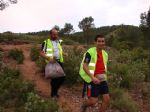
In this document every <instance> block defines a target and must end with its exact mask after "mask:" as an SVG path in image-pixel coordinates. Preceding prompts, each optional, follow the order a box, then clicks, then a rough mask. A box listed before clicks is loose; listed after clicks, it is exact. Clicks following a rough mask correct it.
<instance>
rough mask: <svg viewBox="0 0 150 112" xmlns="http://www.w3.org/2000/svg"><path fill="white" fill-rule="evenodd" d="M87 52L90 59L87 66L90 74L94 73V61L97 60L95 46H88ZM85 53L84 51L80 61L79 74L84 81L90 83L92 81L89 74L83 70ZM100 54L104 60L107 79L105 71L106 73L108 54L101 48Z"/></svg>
mask: <svg viewBox="0 0 150 112" xmlns="http://www.w3.org/2000/svg"><path fill="white" fill-rule="evenodd" d="M87 52H88V53H89V54H90V55H91V60H90V63H89V65H88V68H89V70H90V72H91V73H92V74H94V72H95V68H96V62H97V50H96V47H92V48H90V49H89V50H88V51H87ZM85 55H86V53H85V54H84V57H83V60H82V62H81V65H80V71H79V74H80V76H81V77H82V79H83V80H84V81H86V82H87V83H90V82H91V81H92V80H91V78H90V76H89V75H88V74H87V73H86V72H85V71H84V70H83V63H84V59H85ZM102 56H103V62H104V67H105V78H106V80H107V75H106V73H107V62H108V54H107V52H106V51H105V50H102Z"/></svg>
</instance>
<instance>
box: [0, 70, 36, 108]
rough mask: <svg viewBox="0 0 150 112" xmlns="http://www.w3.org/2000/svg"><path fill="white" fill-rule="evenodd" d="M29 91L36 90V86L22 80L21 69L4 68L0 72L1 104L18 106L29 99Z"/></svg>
mask: <svg viewBox="0 0 150 112" xmlns="http://www.w3.org/2000/svg"><path fill="white" fill-rule="evenodd" d="M29 92H34V86H33V84H32V83H30V82H25V81H23V80H22V78H21V76H20V72H19V70H12V69H9V68H4V69H3V71H2V72H1V74H0V105H2V106H4V107H17V108H18V107H19V106H22V105H24V103H25V102H26V101H27V94H28V93H29ZM8 102H13V103H8Z"/></svg>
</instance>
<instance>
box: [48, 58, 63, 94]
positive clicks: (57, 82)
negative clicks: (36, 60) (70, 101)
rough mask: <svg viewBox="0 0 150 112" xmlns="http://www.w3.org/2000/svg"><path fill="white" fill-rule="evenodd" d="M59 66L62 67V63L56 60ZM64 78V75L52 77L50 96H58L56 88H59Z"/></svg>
mask: <svg viewBox="0 0 150 112" xmlns="http://www.w3.org/2000/svg"><path fill="white" fill-rule="evenodd" d="M57 62H58V63H59V64H60V65H61V67H62V68H63V64H62V63H61V62H60V61H57ZM64 80H65V77H58V78H54V79H51V82H50V84H51V97H54V96H56V97H58V90H59V88H60V87H61V85H62V84H63V82H64Z"/></svg>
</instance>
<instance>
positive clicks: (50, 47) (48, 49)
mask: <svg viewBox="0 0 150 112" xmlns="http://www.w3.org/2000/svg"><path fill="white" fill-rule="evenodd" d="M44 42H45V46H44V49H45V53H46V56H48V57H50V58H53V53H54V52H53V50H54V49H53V45H52V41H51V40H50V39H47V40H45V41H44ZM58 48H59V51H60V62H62V63H63V62H64V60H63V51H62V47H61V45H60V43H58ZM46 62H47V63H48V61H47V60H46Z"/></svg>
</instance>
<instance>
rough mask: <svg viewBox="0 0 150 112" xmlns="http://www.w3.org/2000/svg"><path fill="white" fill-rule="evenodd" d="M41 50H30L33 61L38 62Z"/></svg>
mask: <svg viewBox="0 0 150 112" xmlns="http://www.w3.org/2000/svg"><path fill="white" fill-rule="evenodd" d="M39 55H40V53H39V49H37V48H36V47H33V48H31V50H30V57H31V60H32V61H36V60H38V59H39Z"/></svg>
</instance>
